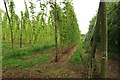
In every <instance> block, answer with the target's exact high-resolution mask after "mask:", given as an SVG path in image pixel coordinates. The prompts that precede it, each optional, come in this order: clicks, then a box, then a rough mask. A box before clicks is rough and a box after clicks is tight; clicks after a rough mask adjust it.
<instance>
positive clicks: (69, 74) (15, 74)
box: [2, 44, 118, 78]
mask: <svg viewBox="0 0 120 80" xmlns="http://www.w3.org/2000/svg"><path fill="white" fill-rule="evenodd" d="M76 46H77V44H75V45H72V46H69V47H66V48H64V49H63V50H61V51H59V53H60V55H59V60H58V62H55V61H54V56H53V57H52V59H50V60H49V62H48V63H47V64H44V65H35V66H34V67H32V68H31V69H30V70H29V69H28V70H27V69H26V70H25V69H21V68H14V69H11V68H4V69H3V74H2V76H3V78H86V75H87V65H86V64H79V65H74V64H69V63H67V61H68V59H69V58H70V57H71V56H72V55H73V53H74V52H75V51H76ZM51 52H52V53H53V55H55V50H54V49H52V50H51ZM83 52H84V51H83ZM44 53H46V51H44V52H42V54H44ZM99 54H100V51H98V50H97V51H96V57H98V58H99V57H100V55H99ZM38 55H41V54H35V55H32V56H29V57H26V58H24V59H23V61H24V60H29V59H32V58H35V57H36V56H38ZM36 69H38V70H36ZM108 70H109V71H108V78H118V62H117V61H114V60H111V59H109V60H108Z"/></svg>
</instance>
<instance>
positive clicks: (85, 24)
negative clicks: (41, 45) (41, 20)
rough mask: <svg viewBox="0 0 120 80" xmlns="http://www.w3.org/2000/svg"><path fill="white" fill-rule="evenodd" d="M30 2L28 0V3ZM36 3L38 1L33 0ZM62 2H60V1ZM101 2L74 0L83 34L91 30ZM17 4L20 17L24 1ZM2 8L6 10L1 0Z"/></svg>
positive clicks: (16, 8) (96, 0)
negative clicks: (91, 21)
mask: <svg viewBox="0 0 120 80" xmlns="http://www.w3.org/2000/svg"><path fill="white" fill-rule="evenodd" d="M28 1H29V0H26V2H27V3H28ZM33 1H35V2H36V0H33ZM59 1H60V0H59ZM99 1H100V0H73V6H74V9H75V13H76V16H77V20H78V24H79V29H80V30H81V33H82V34H85V33H86V32H87V31H88V28H89V21H90V20H91V19H92V18H93V16H94V15H95V14H96V12H97V10H98V6H99ZM14 2H15V6H16V7H15V11H16V13H17V14H18V15H20V11H24V10H25V7H24V0H14ZM36 4H37V5H36V7H37V8H36V11H38V8H39V3H36ZM0 8H1V9H3V10H5V9H4V4H3V0H0Z"/></svg>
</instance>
